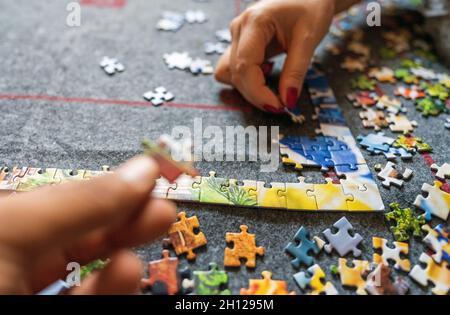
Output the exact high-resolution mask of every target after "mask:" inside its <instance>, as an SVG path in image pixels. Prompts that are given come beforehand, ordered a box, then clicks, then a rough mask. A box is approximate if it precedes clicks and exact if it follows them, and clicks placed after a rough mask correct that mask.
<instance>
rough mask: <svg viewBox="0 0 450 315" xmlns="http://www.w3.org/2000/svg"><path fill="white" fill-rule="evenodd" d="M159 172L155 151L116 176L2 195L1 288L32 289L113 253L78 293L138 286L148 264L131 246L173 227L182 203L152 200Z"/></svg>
mask: <svg viewBox="0 0 450 315" xmlns="http://www.w3.org/2000/svg"><path fill="white" fill-rule="evenodd" d="M158 176H159V169H158V165H157V164H156V162H154V161H153V160H152V159H151V158H150V157H146V156H141V157H137V158H134V159H132V160H131V161H129V162H128V163H126V164H125V165H123V166H122V167H120V168H119V169H117V170H116V171H115V172H114V173H113V174H108V175H104V176H101V177H98V178H95V179H92V180H90V181H87V182H71V183H68V184H64V185H58V186H52V187H44V188H41V189H37V190H35V191H33V192H30V193H23V194H18V195H16V196H13V197H10V198H3V199H1V200H0V293H3V294H32V293H36V292H38V291H40V290H42V289H43V288H45V287H47V286H48V285H49V284H51V283H53V282H54V281H56V280H58V279H63V280H65V277H66V275H67V271H66V266H67V264H68V263H69V262H78V263H80V264H81V265H83V264H86V263H88V262H90V261H92V260H95V259H97V258H107V257H109V258H110V263H109V264H108V265H107V266H106V267H105V268H104V269H102V270H100V271H96V272H94V273H93V274H92V275H90V276H89V277H87V278H86V280H85V281H83V283H82V285H81V286H80V287H76V288H74V289H72V290H71V291H70V292H69V293H73V294H130V293H135V292H138V288H139V282H140V279H141V272H142V266H141V263H140V261H139V259H138V258H137V257H135V256H134V255H133V254H132V253H131V251H128V250H126V248H130V247H133V246H137V245H139V244H142V243H145V242H148V241H151V240H153V239H155V238H156V237H158V236H159V235H161V234H163V233H164V232H166V231H167V229H168V227H169V225H170V224H171V223H173V222H174V221H175V220H176V215H175V211H176V209H175V206H174V205H173V204H172V203H170V202H168V201H165V200H157V199H152V198H150V192H151V190H152V189H153V187H154V185H155V180H156V178H157V177H158Z"/></svg>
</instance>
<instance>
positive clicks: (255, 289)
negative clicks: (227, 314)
mask: <svg viewBox="0 0 450 315" xmlns="http://www.w3.org/2000/svg"><path fill="white" fill-rule="evenodd" d="M261 274H262V276H263V279H250V280H249V285H248V286H249V288H248V289H241V292H240V293H241V295H295V292H294V291H292V292H288V288H287V283H286V281H282V280H272V273H271V272H270V271H263V272H262V273H261Z"/></svg>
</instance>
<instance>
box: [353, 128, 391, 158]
mask: <svg viewBox="0 0 450 315" xmlns="http://www.w3.org/2000/svg"><path fill="white" fill-rule="evenodd" d="M357 140H358V141H359V143H360V145H361V146H362V147H364V148H366V150H367V151H369V152H372V153H376V154H378V153H381V152H388V151H389V148H390V146H391V145H392V144H393V143H394V141H395V139H393V138H390V137H386V136H385V135H384V133H377V134H374V133H371V134H368V135H367V136H362V135H360V136H358V137H357Z"/></svg>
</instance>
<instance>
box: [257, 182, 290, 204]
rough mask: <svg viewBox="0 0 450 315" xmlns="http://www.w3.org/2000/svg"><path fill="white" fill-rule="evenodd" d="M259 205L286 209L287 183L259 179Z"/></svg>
mask: <svg viewBox="0 0 450 315" xmlns="http://www.w3.org/2000/svg"><path fill="white" fill-rule="evenodd" d="M256 184H257V193H258V206H259V207H263V208H276V209H286V208H287V201H286V184H285V183H269V184H266V183H265V182H261V181H258V182H257V183H256Z"/></svg>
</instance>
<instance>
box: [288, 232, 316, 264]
mask: <svg viewBox="0 0 450 315" xmlns="http://www.w3.org/2000/svg"><path fill="white" fill-rule="evenodd" d="M284 251H285V252H286V253H288V254H290V255H291V256H293V257H295V258H294V259H293V260H291V264H292V266H293V267H294V268H297V269H298V268H300V265H301V264H305V265H306V266H311V265H312V264H313V262H314V259H313V258H312V256H311V255H310V253H312V254H318V253H319V252H320V249H319V247H318V246H317V245H316V243H315V242H314V241H311V239H310V238H309V232H308V230H307V229H306V228H305V227H303V226H302V227H301V228H300V229H299V230H298V231H297V233H295V236H294V242H289V243H288V244H287V246H286V247H285V248H284Z"/></svg>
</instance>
